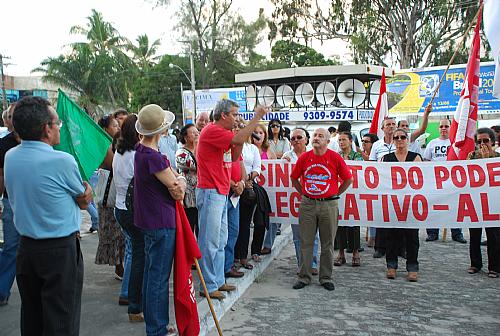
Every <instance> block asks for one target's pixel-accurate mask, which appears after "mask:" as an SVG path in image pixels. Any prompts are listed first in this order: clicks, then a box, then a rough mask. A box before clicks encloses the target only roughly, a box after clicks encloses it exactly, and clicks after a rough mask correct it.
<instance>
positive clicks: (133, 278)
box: [113, 114, 144, 322]
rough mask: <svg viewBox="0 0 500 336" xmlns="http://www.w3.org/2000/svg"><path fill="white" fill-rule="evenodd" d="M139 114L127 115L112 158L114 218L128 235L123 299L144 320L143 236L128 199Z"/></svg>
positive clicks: (134, 317) (132, 316) (134, 319)
mask: <svg viewBox="0 0 500 336" xmlns="http://www.w3.org/2000/svg"><path fill="white" fill-rule="evenodd" d="M136 121H137V116H136V115H135V114H131V115H129V116H127V118H126V119H125V121H124V122H123V124H122V127H121V133H120V137H119V138H118V141H117V143H116V153H115V156H114V157H113V180H114V183H115V186H116V202H115V217H116V221H117V222H118V224H120V226H121V227H122V230H123V233H124V235H125V262H124V264H125V265H124V272H123V282H122V289H121V294H120V297H121V298H127V297H128V303H129V306H128V314H129V320H130V322H142V321H144V317H143V315H142V298H141V297H142V296H141V292H142V278H143V273H144V236H143V233H142V231H141V230H140V229H139V228H137V227H136V226H135V225H134V215H133V212H132V211H130V210H131V209H127V206H126V204H125V199H126V195H127V190H128V186H129V184H130V181H131V180H132V178H133V177H134V156H135V150H134V147H135V145H136V144H137V143H138V142H139V134H138V133H137V131H136V130H135V122H136Z"/></svg>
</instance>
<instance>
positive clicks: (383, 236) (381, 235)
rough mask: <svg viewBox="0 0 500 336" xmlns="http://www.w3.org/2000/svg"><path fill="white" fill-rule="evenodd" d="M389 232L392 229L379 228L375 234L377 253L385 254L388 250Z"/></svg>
mask: <svg viewBox="0 0 500 336" xmlns="http://www.w3.org/2000/svg"><path fill="white" fill-rule="evenodd" d="M387 230H390V229H384V228H377V230H376V234H375V251H380V252H382V253H385V250H386V248H387Z"/></svg>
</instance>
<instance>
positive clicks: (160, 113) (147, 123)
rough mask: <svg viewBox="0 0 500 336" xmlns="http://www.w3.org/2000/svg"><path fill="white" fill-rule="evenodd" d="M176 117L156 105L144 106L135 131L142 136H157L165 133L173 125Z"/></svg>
mask: <svg viewBox="0 0 500 336" xmlns="http://www.w3.org/2000/svg"><path fill="white" fill-rule="evenodd" d="M174 120H175V115H174V114H173V113H172V112H170V111H166V110H164V109H162V108H161V107H160V106H158V105H156V104H150V105H146V106H144V107H143V108H142V109H141V110H140V111H139V114H138V116H137V121H136V122H135V129H136V131H137V133H139V134H142V135H155V134H158V133H161V132H163V131H164V130H166V129H167V128H169V127H170V125H172V123H173V122H174Z"/></svg>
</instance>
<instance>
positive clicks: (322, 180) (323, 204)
mask: <svg viewBox="0 0 500 336" xmlns="http://www.w3.org/2000/svg"><path fill="white" fill-rule="evenodd" d="M329 142H330V133H329V132H328V131H327V130H326V129H324V128H318V129H317V130H316V131H314V135H313V139H312V145H313V149H312V150H311V151H308V152H305V153H304V154H302V155H301V156H300V157H299V158H298V160H297V163H296V164H295V167H294V169H293V171H292V174H291V175H290V177H291V180H292V185H293V186H294V188H295V189H296V190H297V192H298V193H299V194H301V195H302V199H301V202H300V208H299V232H300V248H301V254H302V260H301V263H300V270H299V278H298V281H297V282H296V283H295V284H294V285H293V289H301V288H304V287H305V286H307V285H309V284H310V283H311V281H312V267H311V265H312V259H313V247H314V238H315V236H316V231H317V230H319V238H320V241H321V257H320V268H319V283H320V284H321V285H322V286H323V287H324V288H325V289H326V290H329V291H332V290H334V289H335V286H334V284H333V279H332V273H333V241H334V240H335V233H336V232H337V226H338V216H339V210H338V199H339V195H341V194H342V193H343V192H344V191H346V189H347V188H348V187H349V185H350V184H351V183H352V174H351V170H350V169H349V167H347V165H346V163H345V161H344V159H342V157H341V156H340V155H339V154H338V153H335V152H334V151H332V150H331V149H328V143H329ZM339 179H340V180H342V181H343V182H342V183H341V184H340V186H339Z"/></svg>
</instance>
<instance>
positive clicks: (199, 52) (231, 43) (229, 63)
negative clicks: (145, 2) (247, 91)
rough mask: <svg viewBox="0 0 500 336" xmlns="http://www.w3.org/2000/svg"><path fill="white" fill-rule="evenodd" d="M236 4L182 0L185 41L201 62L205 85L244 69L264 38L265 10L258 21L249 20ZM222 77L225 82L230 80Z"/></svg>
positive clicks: (161, 0)
mask: <svg viewBox="0 0 500 336" xmlns="http://www.w3.org/2000/svg"><path fill="white" fill-rule="evenodd" d="M169 4H170V1H168V0H158V1H157V5H165V6H168V5H169ZM232 4H233V0H182V1H181V4H180V10H179V12H178V13H177V15H176V16H177V17H178V18H179V21H178V25H177V29H178V30H179V31H180V33H181V40H182V41H185V42H187V46H188V47H187V48H186V51H188V52H189V49H190V48H191V49H192V50H193V53H194V55H195V56H194V57H195V59H196V61H197V63H198V64H199V65H200V77H199V79H198V84H199V85H201V86H202V87H203V88H208V87H210V86H212V85H214V84H215V83H217V82H218V81H219V79H220V77H219V76H217V74H218V73H219V74H220V73H223V72H224V73H226V72H227V70H231V69H233V70H237V69H240V70H243V68H242V65H241V63H246V62H248V61H249V60H250V57H251V56H252V55H253V53H254V50H255V47H256V45H257V44H258V43H260V42H261V41H262V40H263V37H262V36H261V33H262V31H263V29H264V28H265V27H266V18H265V16H264V13H263V10H262V9H260V10H259V17H258V18H257V20H255V21H253V22H250V23H246V21H245V20H244V18H243V16H242V15H240V14H238V13H236V11H233V10H232V9H231V6H232ZM229 72H231V71H229ZM214 74H215V76H214ZM222 77H223V79H224V81H226V80H228V79H229V78H227V77H226V76H222ZM233 78H234V77H233ZM232 81H233V79H231V82H232Z"/></svg>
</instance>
